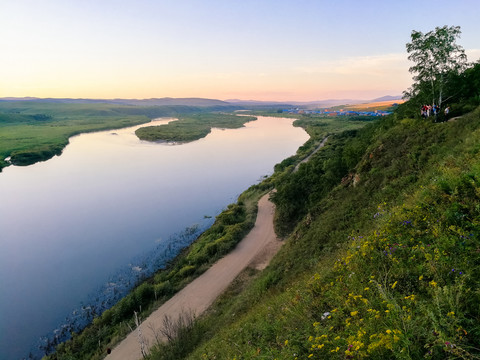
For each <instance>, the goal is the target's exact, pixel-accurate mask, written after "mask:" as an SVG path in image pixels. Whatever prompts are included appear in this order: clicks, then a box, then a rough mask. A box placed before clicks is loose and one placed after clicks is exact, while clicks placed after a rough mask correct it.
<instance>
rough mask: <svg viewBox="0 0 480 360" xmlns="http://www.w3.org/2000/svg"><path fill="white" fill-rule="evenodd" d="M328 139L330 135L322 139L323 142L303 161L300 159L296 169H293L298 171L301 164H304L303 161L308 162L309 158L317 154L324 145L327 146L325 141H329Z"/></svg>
mask: <svg viewBox="0 0 480 360" xmlns="http://www.w3.org/2000/svg"><path fill="white" fill-rule="evenodd" d="M327 140H328V136H327V137H326V138H324V139H323V140H322V142H321V143H320V144H319V145H318V146H317V148H316V149H315V150H313V151H312V153H311V154H310V155H308V156H307V157H306V158H305V159H303V160H302V161H300V162H299V163H298V164H297V166H295V169H293V172H297V171H298V169H299V168H300V165H302V164H303V163H306V162H307V161H308V160H310V158H311V157H312V156H313V155H315V154H316V153H317V152H318V151H319V150H320V149H321V148H322V147H324V146H325V143H326V142H327Z"/></svg>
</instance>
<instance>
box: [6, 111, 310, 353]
mask: <svg viewBox="0 0 480 360" xmlns="http://www.w3.org/2000/svg"><path fill="white" fill-rule="evenodd" d="M168 121H169V120H160V121H159V122H158V121H157V123H158V124H162V123H166V122H168ZM292 121H293V120H292V119H281V118H271V117H259V118H258V120H256V121H252V122H249V123H247V124H246V125H245V127H243V128H240V129H225V130H222V129H213V130H212V132H211V133H210V134H209V135H208V136H207V137H205V138H203V139H200V140H198V141H194V142H190V143H186V144H176V145H173V144H168V143H149V142H145V141H141V140H139V139H138V138H137V137H136V136H135V134H134V131H135V130H136V129H137V128H138V127H139V126H137V127H130V128H126V129H121V130H114V131H103V132H98V133H90V134H81V135H78V136H75V137H72V138H71V139H70V144H69V145H68V146H67V147H66V148H65V150H64V152H63V154H62V155H61V156H56V157H54V158H53V159H51V160H48V161H45V162H41V163H37V164H34V165H31V166H27V167H17V166H10V167H7V168H5V169H4V171H3V173H0V199H1V203H0V204H1V205H0V230H1V233H0V238H1V245H2V250H1V251H0V288H1V289H2V290H1V292H0V358H1V359H4V360H17V359H20V358H22V357H25V356H27V355H28V353H29V351H33V352H34V353H35V352H37V351H36V350H35V349H36V348H37V347H38V346H39V345H40V344H42V340H40V339H41V338H42V337H45V336H46V337H48V336H52V334H53V333H54V331H55V332H56V333H58V332H59V331H60V330H61V329H62V328H61V326H62V324H65V323H66V322H68V321H72V319H73V320H75V318H76V317H78V316H79V314H80V313H82V312H88V310H89V309H90V308H89V307H88V305H90V304H92V303H95V302H97V303H102V302H103V303H104V304H107V305H109V301H112V300H111V295H112V293H115V294H116V296H117V297H118V296H119V295H118V294H120V293H122V291H125V289H126V288H128V287H129V286H131V285H132V284H133V283H134V282H135V281H136V280H138V279H139V278H140V277H142V276H146V275H148V274H149V272H151V271H153V270H154V268H158V267H159V266H161V265H162V263H164V262H165V260H166V257H172V256H174V255H175V254H176V252H178V249H179V248H181V247H183V246H186V245H188V243H189V242H190V241H192V240H193V238H194V237H195V236H197V235H198V232H199V231H201V230H202V229H205V228H206V227H208V226H210V225H211V223H212V222H213V220H214V217H215V216H216V215H218V214H219V213H220V212H221V210H222V209H224V208H225V207H226V206H227V205H228V204H230V203H232V202H235V201H236V199H237V197H238V195H239V194H240V193H241V192H242V191H243V190H245V189H247V188H248V187H249V186H250V185H252V184H255V183H258V182H259V181H260V180H261V178H262V177H263V176H266V175H270V174H272V172H273V166H274V165H275V164H276V163H278V162H280V161H281V160H283V159H284V158H286V157H288V156H290V155H293V154H295V152H296V150H297V148H298V147H299V146H300V145H302V144H303V143H304V142H305V141H306V140H307V139H308V135H307V134H306V133H305V131H304V130H303V129H301V128H295V127H293V126H292ZM146 125H151V124H146ZM146 125H142V126H146ZM109 299H110V300H109Z"/></svg>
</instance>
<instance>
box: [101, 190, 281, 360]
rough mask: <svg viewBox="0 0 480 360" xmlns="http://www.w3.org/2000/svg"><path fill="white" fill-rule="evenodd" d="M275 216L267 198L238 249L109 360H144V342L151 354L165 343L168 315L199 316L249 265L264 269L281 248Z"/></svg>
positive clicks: (146, 323) (143, 326) (153, 316)
mask: <svg viewBox="0 0 480 360" xmlns="http://www.w3.org/2000/svg"><path fill="white" fill-rule="evenodd" d="M273 215H274V205H273V204H272V203H271V202H270V201H269V200H268V194H267V195H265V196H263V197H262V198H261V199H260V201H259V203H258V214H257V219H256V222H255V226H254V227H253V229H252V230H251V231H250V233H249V234H248V235H247V236H246V237H245V238H244V239H243V240H242V241H241V242H240V243H239V244H238V245H237V247H236V248H235V249H234V250H233V251H232V252H230V253H229V254H228V255H226V256H225V257H223V258H222V259H220V260H219V261H217V262H216V263H215V264H214V265H212V267H211V268H210V269H209V270H207V271H206V272H205V273H203V274H202V275H201V276H199V277H198V278H196V279H195V280H194V281H192V282H191V283H190V284H189V285H187V286H186V287H185V288H183V290H181V291H180V292H178V293H177V294H176V295H175V296H173V297H172V298H171V299H170V300H168V301H167V302H166V303H165V304H163V305H162V306H161V307H160V308H158V309H157V310H156V311H155V312H153V313H152V314H151V315H150V316H149V317H148V318H147V319H146V320H145V321H144V322H143V323H142V324H141V325H140V327H139V328H140V332H139V331H138V329H136V330H134V331H133V332H132V333H130V334H129V335H128V336H127V337H126V338H125V339H124V340H123V341H122V342H120V343H119V344H118V345H117V346H116V347H115V348H114V349H113V351H112V353H111V354H109V355H107V357H106V360H140V359H142V349H141V345H140V344H141V342H142V341H140V339H143V343H145V344H146V345H145V347H144V351H146V352H147V353H148V349H149V348H150V347H151V346H153V345H155V343H156V341H157V339H160V340H161V341H165V338H163V337H162V336H161V335H160V331H159V329H161V328H162V326H163V321H164V318H165V315H168V316H169V317H170V318H171V319H172V320H174V321H175V320H176V319H177V318H178V316H179V314H181V313H182V312H183V313H185V312H187V313H189V312H192V313H194V314H195V315H196V316H199V315H201V314H202V313H203V312H204V311H205V310H206V309H207V308H208V307H209V306H210V305H211V304H212V303H213V302H214V301H215V299H216V298H217V297H218V296H219V295H220V294H221V293H222V292H223V291H224V290H225V289H226V288H227V287H228V286H229V285H230V283H231V282H232V281H233V280H234V279H235V277H236V276H237V275H238V274H239V273H240V272H241V271H242V270H244V269H245V268H246V267H247V266H248V265H251V266H253V267H255V268H258V269H263V268H264V267H265V266H266V265H267V264H268V262H269V261H270V260H271V258H272V257H273V256H274V255H275V253H276V252H277V251H278V250H279V248H280V246H281V242H280V241H279V239H278V238H277V236H276V235H275V232H274V230H273ZM156 336H157V338H156Z"/></svg>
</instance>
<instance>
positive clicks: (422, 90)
mask: <svg viewBox="0 0 480 360" xmlns="http://www.w3.org/2000/svg"><path fill="white" fill-rule="evenodd" d="M460 34H461V31H460V26H450V27H448V26H443V27H436V28H435V31H429V32H427V33H426V34H424V33H422V32H421V31H415V30H413V31H412V34H411V39H412V41H411V42H410V43H407V52H408V53H409V56H408V60H411V61H413V62H414V63H415V65H413V66H412V67H410V69H409V71H410V72H411V73H413V74H414V76H413V80H414V81H415V83H414V84H413V85H412V87H411V88H410V89H408V90H407V91H405V92H404V97H405V98H408V99H410V98H414V97H418V96H420V97H421V98H423V99H425V100H424V101H427V100H426V99H429V100H430V99H431V100H432V104H437V105H438V106H439V107H441V106H442V103H443V102H445V101H447V100H448V99H449V98H450V97H451V96H452V95H453V94H446V93H445V91H446V89H447V83H448V81H449V78H450V76H451V75H454V74H455V75H456V74H459V73H460V72H462V71H463V70H464V69H465V68H466V66H467V56H466V55H465V51H464V49H463V48H462V47H461V46H460V45H457V43H456V39H457V38H459V37H460ZM422 95H423V96H422Z"/></svg>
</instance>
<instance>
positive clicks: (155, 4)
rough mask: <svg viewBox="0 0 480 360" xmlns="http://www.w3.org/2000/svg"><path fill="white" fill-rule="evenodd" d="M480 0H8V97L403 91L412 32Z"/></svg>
mask: <svg viewBox="0 0 480 360" xmlns="http://www.w3.org/2000/svg"><path fill="white" fill-rule="evenodd" d="M478 19H480V2H479V1H478V0H455V1H452V0H433V1H432V0H402V1H398V0H75V1H74V0H41V1H39V0H0V97H25V96H33V97H56V98H103V99H112V98H136V99H145V98H161V97H202V98H212V99H221V100H226V99H243V100H251V99H254V100H268V101H272V100H277V101H286V100H291V101H315V100H325V99H332V98H335V99H365V100H368V99H373V98H376V97H381V96H384V95H401V94H402V91H403V90H405V89H407V88H408V87H409V86H410V85H411V83H412V79H411V74H410V73H409V72H408V68H409V67H410V66H411V65H412V63H410V62H409V61H408V60H407V53H406V49H405V44H406V43H407V42H409V41H410V34H411V32H412V30H417V31H422V32H428V31H430V30H434V29H435V27H436V26H443V25H448V26H451V25H455V26H460V27H461V30H462V36H461V38H460V39H459V40H458V41H457V43H458V44H460V45H461V46H463V47H464V49H465V50H466V54H467V56H468V60H469V61H476V60H477V59H479V58H480V41H479V40H478V39H479V38H480V21H479V20H478Z"/></svg>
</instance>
